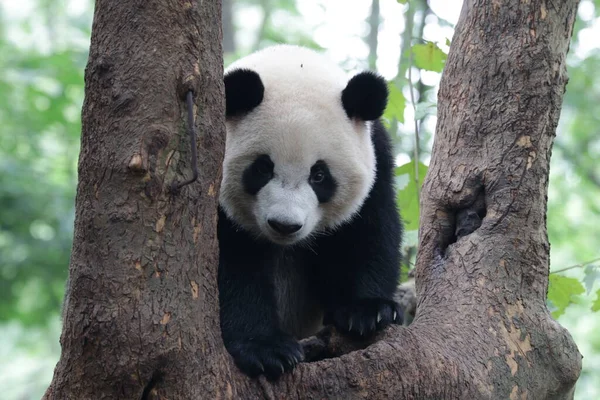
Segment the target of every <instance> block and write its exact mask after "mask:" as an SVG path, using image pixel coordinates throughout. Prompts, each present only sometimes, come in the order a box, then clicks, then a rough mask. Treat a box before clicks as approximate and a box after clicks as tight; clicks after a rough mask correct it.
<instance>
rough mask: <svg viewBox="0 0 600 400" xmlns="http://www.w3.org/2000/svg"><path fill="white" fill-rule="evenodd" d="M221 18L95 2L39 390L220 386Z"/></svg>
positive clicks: (174, 390) (205, 10)
mask: <svg viewBox="0 0 600 400" xmlns="http://www.w3.org/2000/svg"><path fill="white" fill-rule="evenodd" d="M220 23H221V9H220V2H217V1H203V2H200V3H198V2H195V1H180V0H127V1H126V0H119V1H113V0H98V1H97V2H96V9H95V13H94V23H93V27H92V39H91V47H90V55H89V60H88V65H87V68H86V74H85V84H86V87H85V92H86V96H85V102H84V105H83V115H82V119H83V131H82V139H81V155H80V160H79V185H78V188H77V201H76V220H75V235H74V244H73V254H72V258H71V265H70V278H69V285H68V289H67V290H68V295H67V299H66V302H65V307H64V327H63V332H62V335H61V345H62V355H61V359H60V361H59V363H58V365H57V367H56V370H55V374H54V379H53V381H52V384H51V386H50V388H49V389H48V391H47V393H46V398H49V399H139V398H144V397H148V396H150V395H151V394H153V393H155V392H156V390H159V391H160V392H161V393H168V397H169V398H170V399H176V398H217V393H227V392H228V391H231V388H230V387H229V388H228V380H229V379H228V374H229V373H228V372H227V371H228V370H229V361H228V357H229V356H228V354H227V353H226V352H225V350H224V349H223V345H222V343H221V338H220V333H219V323H218V301H217V284H216V272H217V251H218V246H217V241H216V215H217V214H216V210H217V192H218V189H219V183H220V176H221V162H222V157H223V152H224V138H225V134H224V113H223V109H224V100H223V84H222V82H223V72H222V71H223V67H222V51H221V25H220ZM188 89H193V90H194V92H195V93H196V96H194V98H195V104H196V110H195V114H196V119H197V123H196V131H197V137H198V149H199V164H200V166H201V168H200V176H199V179H198V181H197V182H196V183H193V184H191V185H189V186H186V187H184V188H182V189H181V191H180V192H179V193H177V194H171V193H170V191H169V187H170V185H171V184H172V183H173V182H175V181H181V180H184V179H186V178H188V177H189V176H191V175H192V171H191V170H190V157H191V156H190V141H189V139H188V136H187V133H186V111H185V110H186V106H185V101H184V99H185V94H186V92H187V90H188ZM214 376H220V377H221V379H218V380H217V379H214ZM205 396H206V397H205Z"/></svg>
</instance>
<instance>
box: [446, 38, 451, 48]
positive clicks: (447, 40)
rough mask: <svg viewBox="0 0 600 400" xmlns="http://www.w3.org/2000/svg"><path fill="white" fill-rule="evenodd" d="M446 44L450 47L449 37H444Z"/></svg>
mask: <svg viewBox="0 0 600 400" xmlns="http://www.w3.org/2000/svg"><path fill="white" fill-rule="evenodd" d="M446 46H448V47H450V39H448V38H446Z"/></svg>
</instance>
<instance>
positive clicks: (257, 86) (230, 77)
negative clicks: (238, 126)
mask: <svg viewBox="0 0 600 400" xmlns="http://www.w3.org/2000/svg"><path fill="white" fill-rule="evenodd" d="M224 81H225V115H226V117H227V118H229V117H235V116H237V115H241V114H244V113H247V112H250V111H252V110H253V109H254V108H255V107H257V106H258V105H259V104H260V103H261V102H262V100H263V96H264V94H265V87H264V86H263V83H262V81H261V80H260V76H258V74H257V73H256V72H254V71H251V70H249V69H236V70H233V71H231V72H229V73H228V74H227V75H225V78H224Z"/></svg>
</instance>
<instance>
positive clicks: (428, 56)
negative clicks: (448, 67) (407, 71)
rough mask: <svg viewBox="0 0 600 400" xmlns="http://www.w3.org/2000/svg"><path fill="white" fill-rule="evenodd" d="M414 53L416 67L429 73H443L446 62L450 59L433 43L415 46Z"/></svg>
mask: <svg viewBox="0 0 600 400" xmlns="http://www.w3.org/2000/svg"><path fill="white" fill-rule="evenodd" d="M412 52H413V54H414V56H415V66H417V67H418V68H421V69H424V70H427V71H435V72H442V69H444V62H445V61H446V58H447V57H448V56H447V55H446V53H444V52H443V51H442V50H440V48H439V47H437V45H436V44H435V43H433V42H427V43H425V44H415V45H414V46H413V47H412Z"/></svg>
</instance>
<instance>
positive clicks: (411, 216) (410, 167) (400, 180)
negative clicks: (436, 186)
mask: <svg viewBox="0 0 600 400" xmlns="http://www.w3.org/2000/svg"><path fill="white" fill-rule="evenodd" d="M418 165H419V186H418V187H419V189H420V188H421V186H423V181H424V180H425V174H426V173H427V168H428V167H427V166H426V165H425V164H423V163H421V162H420V163H419V164H418ZM395 174H396V185H397V188H398V189H399V190H398V196H397V203H398V207H399V208H400V214H401V215H402V220H403V222H404V228H405V229H406V230H407V231H412V230H417V229H419V196H418V193H419V192H418V191H417V182H416V181H415V163H414V161H411V162H409V163H407V164H404V165H401V166H399V167H398V168H396V171H395Z"/></svg>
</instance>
